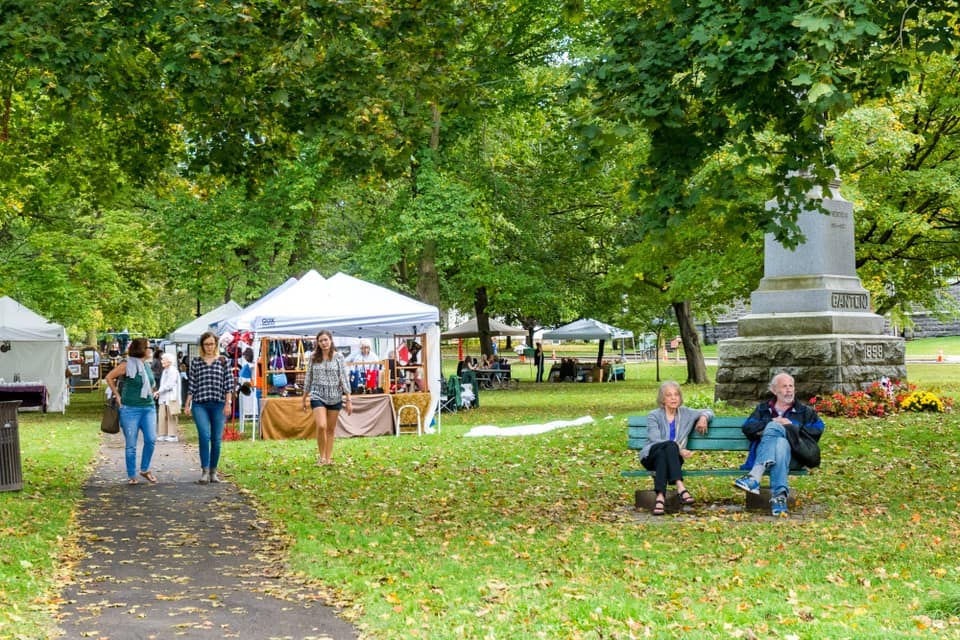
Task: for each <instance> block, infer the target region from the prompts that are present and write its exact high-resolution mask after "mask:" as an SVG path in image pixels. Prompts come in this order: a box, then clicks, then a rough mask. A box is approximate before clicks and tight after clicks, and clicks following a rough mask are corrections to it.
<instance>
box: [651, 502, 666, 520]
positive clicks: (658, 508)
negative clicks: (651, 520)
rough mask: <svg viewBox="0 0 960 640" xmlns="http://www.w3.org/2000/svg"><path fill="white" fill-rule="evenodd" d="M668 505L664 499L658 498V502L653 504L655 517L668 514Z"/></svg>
mask: <svg viewBox="0 0 960 640" xmlns="http://www.w3.org/2000/svg"><path fill="white" fill-rule="evenodd" d="M666 507H667V504H666V502H664V500H663V498H657V500H656V502H654V503H653V515H655V516H662V515H663V514H665V513H666V512H667V509H666Z"/></svg>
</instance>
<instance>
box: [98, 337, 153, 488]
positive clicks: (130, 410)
mask: <svg viewBox="0 0 960 640" xmlns="http://www.w3.org/2000/svg"><path fill="white" fill-rule="evenodd" d="M149 344H150V343H149V342H148V341H147V339H146V338H135V339H134V340H132V341H131V342H130V348H129V349H128V350H127V359H126V360H124V361H123V362H121V363H120V364H118V365H117V366H116V367H114V368H113V370H112V371H111V372H110V373H108V374H107V377H106V378H105V380H106V381H107V386H108V387H110V392H111V393H112V394H113V397H114V398H117V400H118V402H119V409H120V429H121V430H122V431H123V439H124V442H125V443H126V450H125V452H124V453H125V456H124V457H125V462H126V466H127V484H137V482H138V480H137V440H139V438H140V432H141V431H142V432H143V453H141V454H140V475H141V476H142V477H143V478H144V479H146V481H147V482H149V483H150V484H155V483H156V482H157V477H156V476H155V475H153V472H152V471H150V461H151V460H152V459H153V449H154V446H155V445H156V442H157V410H156V407H155V406H154V404H153V399H154V396H155V393H154V391H153V384H154V380H153V372H152V371H151V370H150V367H149V366H146V365H145V364H144V361H143V357H144V355H146V353H147V347H148V346H149Z"/></svg>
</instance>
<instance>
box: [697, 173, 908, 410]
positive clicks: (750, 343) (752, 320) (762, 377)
mask: <svg viewBox="0 0 960 640" xmlns="http://www.w3.org/2000/svg"><path fill="white" fill-rule="evenodd" d="M839 187H840V183H839V180H835V181H834V182H833V183H831V185H830V195H829V196H828V197H826V198H824V199H823V201H822V203H821V204H822V206H823V208H824V209H825V210H826V211H827V213H826V214H824V213H821V212H820V211H818V210H817V209H816V208H815V207H810V208H809V209H805V210H804V211H802V212H801V213H800V216H799V218H798V220H797V223H798V225H799V227H800V231H801V233H802V234H803V237H804V238H805V240H804V242H803V243H802V244H800V245H799V246H797V247H796V249H788V248H786V247H784V246H783V245H782V244H780V243H779V242H778V241H777V240H776V239H775V238H774V237H773V234H769V233H768V234H767V235H766V237H765V238H764V260H763V278H762V279H761V280H760V285H759V287H758V288H757V289H756V291H754V292H753V293H752V294H751V297H750V307H751V308H750V313H749V314H747V315H745V316H743V317H742V318H740V319H739V320H738V322H737V334H738V337H736V338H733V339H730V340H721V341H720V342H719V344H718V348H717V359H718V366H717V383H716V391H715V395H716V398H717V399H718V400H727V401H730V402H756V401H758V400H761V399H763V398H765V397H768V388H767V387H768V384H769V382H770V379H771V378H772V377H773V375H774V374H775V373H777V372H779V371H786V372H788V373H790V374H791V375H793V377H794V379H795V380H796V387H797V397H798V398H799V399H801V400H802V401H807V400H809V399H810V398H811V397H813V396H816V395H825V394H829V393H833V392H835V391H840V392H843V393H849V392H851V391H856V390H861V389H866V388H867V387H869V386H870V384H871V383H873V382H876V381H878V380H880V378H882V377H883V376H887V377H889V378H892V379H895V380H905V379H906V377H907V368H906V361H905V358H904V354H905V350H904V342H903V339H902V338H899V337H896V336H891V335H884V334H883V329H884V318H883V317H882V316H879V315H877V314H875V313H873V312H872V311H871V306H870V293H869V292H868V291H867V290H866V289H864V288H863V287H862V286H861V284H860V278H859V277H858V276H857V273H856V266H855V261H854V242H853V231H854V229H853V205H852V203H850V202H849V201H847V200H845V199H844V198H843V197H842V196H841V195H840V192H839ZM821 194H822V190H821V189H820V187H816V188H815V189H814V190H812V191H811V192H810V193H809V194H808V199H819V198H820V196H821ZM777 206H778V204H777V201H776V200H771V201H769V202H767V203H766V208H767V209H768V210H770V209H773V208H776V207H777Z"/></svg>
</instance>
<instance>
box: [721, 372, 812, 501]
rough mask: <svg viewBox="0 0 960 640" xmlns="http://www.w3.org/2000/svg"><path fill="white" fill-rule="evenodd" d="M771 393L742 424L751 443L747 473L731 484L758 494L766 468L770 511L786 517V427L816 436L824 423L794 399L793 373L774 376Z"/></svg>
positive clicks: (744, 466)
mask: <svg viewBox="0 0 960 640" xmlns="http://www.w3.org/2000/svg"><path fill="white" fill-rule="evenodd" d="M770 392H771V393H773V395H774V396H775V398H774V399H773V400H770V401H767V402H761V403H760V404H759V405H757V408H756V409H754V410H753V413H752V414H750V417H749V418H747V421H746V422H744V423H743V433H744V435H746V436H747V438H749V439H750V440H751V444H750V452H749V454H748V455H747V461H746V462H745V463H744V465H743V467H742V468H743V469H749V471H750V472H749V473H748V474H747V475H745V476H743V477H742V478H737V479H736V480H734V482H733V484H734V486H736V487H737V488H739V489H743V490H744V491H747V492H749V493H754V494H759V493H760V479H761V478H762V477H763V473H764V471H766V470H767V469H769V470H770V494H771V495H772V496H773V498H772V499H771V500H770V503H771V509H770V512H771V513H772V514H773V515H774V516H776V517H780V518H786V517H787V516H788V515H789V514H788V513H787V496H788V495H789V487H788V486H787V476H788V473H789V472H790V462H791V459H792V452H791V450H790V441H789V440H788V439H787V438H788V436H787V429H790V428H800V429H803V430H805V431H807V432H809V433H811V434H814V436H815V437H816V438H817V439H819V437H820V435H821V434H822V433H823V429H824V425H823V420H821V419H820V416H818V415H817V412H816V411H814V410H813V409H812V408H811V407H808V406H807V405H805V404H803V403H801V402H800V401H799V400H797V399H795V398H794V393H795V390H794V382H793V376H791V375H790V374H789V373H778V374H777V375H775V376H773V380H771V381H770ZM790 425H795V427H791V426H790Z"/></svg>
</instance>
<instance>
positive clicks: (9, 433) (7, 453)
mask: <svg viewBox="0 0 960 640" xmlns="http://www.w3.org/2000/svg"><path fill="white" fill-rule="evenodd" d="M19 406H20V401H19V400H14V401H12V402H0V491H19V490H20V489H23V470H22V467H21V464H20V426H19V423H18V421H17V407H19Z"/></svg>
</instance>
